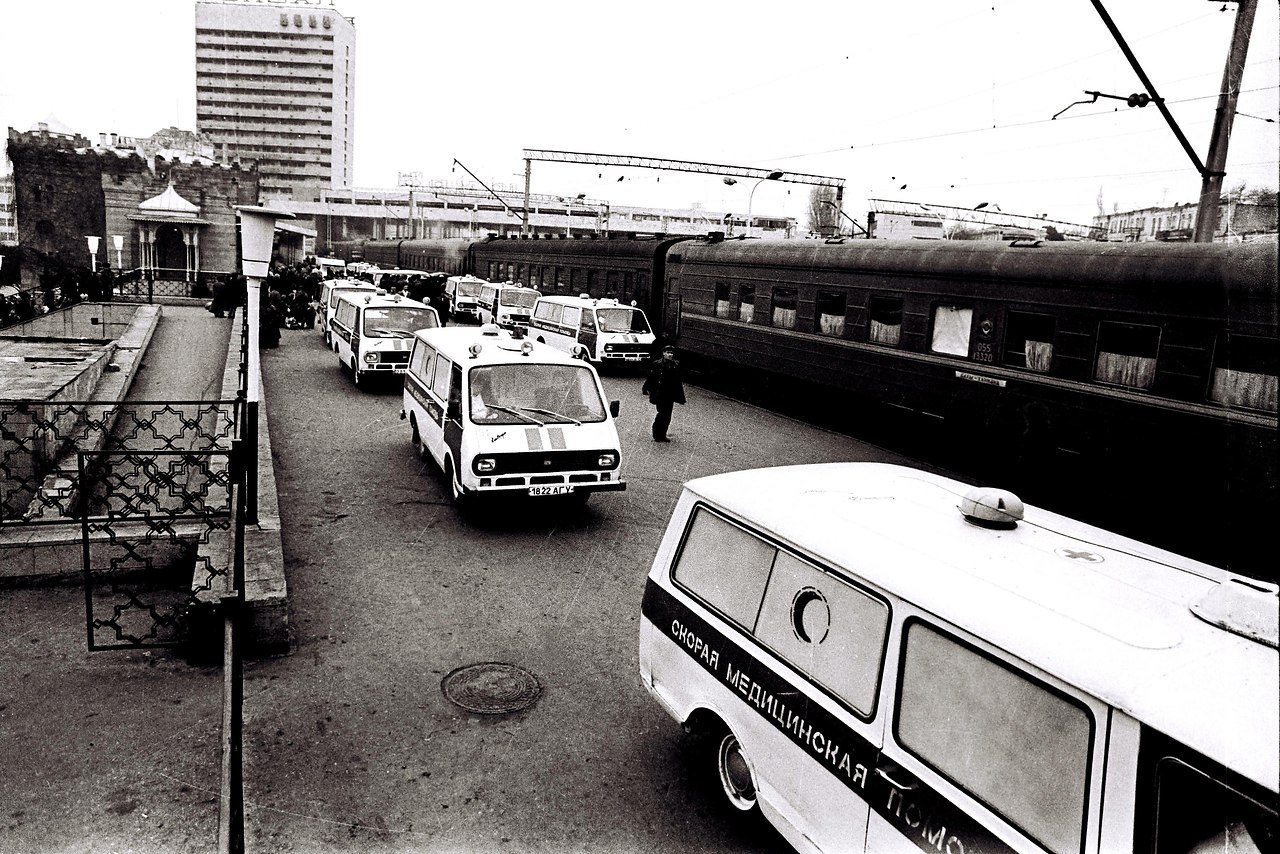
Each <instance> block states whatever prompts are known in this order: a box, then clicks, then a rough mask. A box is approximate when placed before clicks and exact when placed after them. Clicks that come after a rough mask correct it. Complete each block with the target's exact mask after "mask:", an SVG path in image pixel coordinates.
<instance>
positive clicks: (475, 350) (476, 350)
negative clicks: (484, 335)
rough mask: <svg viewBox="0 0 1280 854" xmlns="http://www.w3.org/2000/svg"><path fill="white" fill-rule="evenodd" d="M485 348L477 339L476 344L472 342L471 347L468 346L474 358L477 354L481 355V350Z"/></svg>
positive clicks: (468, 350)
mask: <svg viewBox="0 0 1280 854" xmlns="http://www.w3.org/2000/svg"><path fill="white" fill-rule="evenodd" d="M483 349H484V347H483V346H482V345H481V344H480V342H478V341H477V342H476V343H475V344H472V345H471V346H470V347H468V348H467V352H468V353H470V354H471V358H473V359H474V358H475V357H476V356H479V355H480V351H481V350H483Z"/></svg>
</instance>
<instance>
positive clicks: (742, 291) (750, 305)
mask: <svg viewBox="0 0 1280 854" xmlns="http://www.w3.org/2000/svg"><path fill="white" fill-rule="evenodd" d="M755 316H756V286H755V285H738V319H739V320H741V321H742V322H743V323H750V322H751V321H753V320H755Z"/></svg>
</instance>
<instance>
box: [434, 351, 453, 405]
mask: <svg viewBox="0 0 1280 854" xmlns="http://www.w3.org/2000/svg"><path fill="white" fill-rule="evenodd" d="M449 365H450V362H449V360H448V359H446V358H445V357H444V356H441V355H437V356H436V367H435V370H436V372H435V376H433V377H432V379H431V391H432V393H433V394H435V396H436V397H438V398H440V399H441V400H444V399H446V398H447V397H448V395H449Z"/></svg>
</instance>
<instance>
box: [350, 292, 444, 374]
mask: <svg viewBox="0 0 1280 854" xmlns="http://www.w3.org/2000/svg"><path fill="white" fill-rule="evenodd" d="M330 325H331V326H332V333H333V344H334V351H335V352H336V353H337V354H338V364H339V365H341V366H342V367H343V368H346V369H348V370H350V371H351V379H352V381H353V382H354V383H355V384H356V385H357V386H358V385H360V384H361V383H362V382H364V381H365V379H366V378H367V377H369V376H376V375H378V374H384V375H385V374H403V373H404V372H405V370H406V369H407V368H408V367H409V353H410V351H411V350H412V349H413V334H414V332H416V331H417V330H419V329H434V328H436V327H437V326H439V325H440V317H439V315H437V314H436V310H435V309H434V308H432V307H431V306H429V305H425V304H423V303H420V302H418V301H417V300H411V299H409V298H408V297H403V296H401V295H400V294H392V295H388V294H387V292H386V291H383V290H377V291H372V292H370V291H354V292H349V293H340V294H339V295H338V300H337V308H336V309H335V310H334V314H333V320H332V321H331V324H330Z"/></svg>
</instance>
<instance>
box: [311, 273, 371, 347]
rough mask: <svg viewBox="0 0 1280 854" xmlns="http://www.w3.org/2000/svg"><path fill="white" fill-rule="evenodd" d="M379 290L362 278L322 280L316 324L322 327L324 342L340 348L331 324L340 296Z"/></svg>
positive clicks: (321, 332)
mask: <svg viewBox="0 0 1280 854" xmlns="http://www.w3.org/2000/svg"><path fill="white" fill-rule="evenodd" d="M377 290H378V289H377V288H375V287H374V286H373V285H372V284H370V283H369V282H366V281H364V280H362V279H328V280H326V281H323V282H321V283H320V295H319V299H318V300H317V306H316V325H317V326H319V327H320V335H321V337H323V338H324V343H326V344H328V345H329V347H330V348H332V349H333V350H337V349H338V345H337V344H336V343H334V340H333V332H332V330H331V329H330V324H331V323H332V322H333V313H334V312H335V311H337V310H338V297H340V296H342V295H343V294H349V293H353V292H355V291H363V292H365V293H370V294H372V293H375V292H377Z"/></svg>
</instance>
